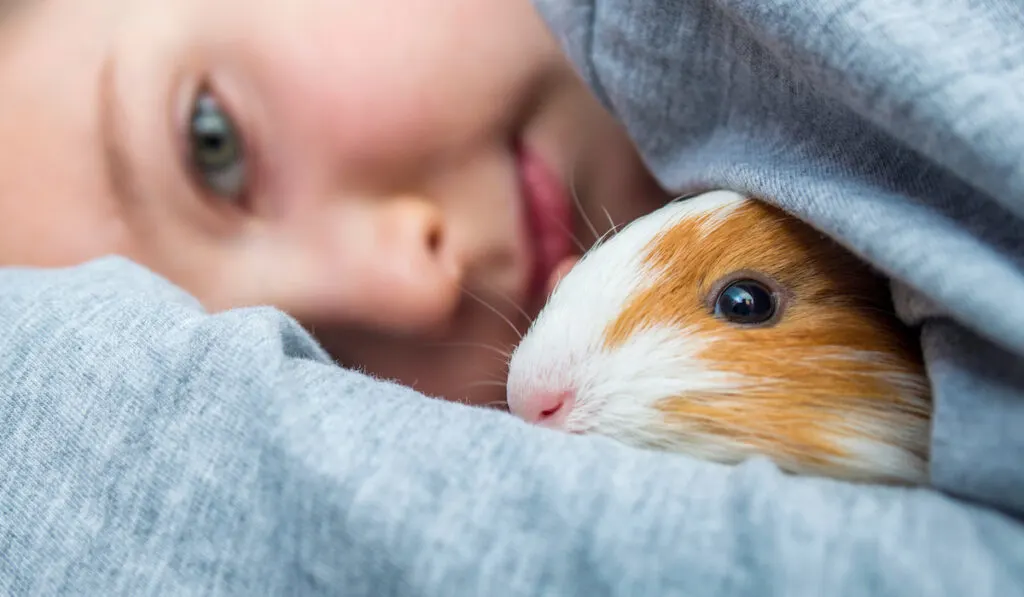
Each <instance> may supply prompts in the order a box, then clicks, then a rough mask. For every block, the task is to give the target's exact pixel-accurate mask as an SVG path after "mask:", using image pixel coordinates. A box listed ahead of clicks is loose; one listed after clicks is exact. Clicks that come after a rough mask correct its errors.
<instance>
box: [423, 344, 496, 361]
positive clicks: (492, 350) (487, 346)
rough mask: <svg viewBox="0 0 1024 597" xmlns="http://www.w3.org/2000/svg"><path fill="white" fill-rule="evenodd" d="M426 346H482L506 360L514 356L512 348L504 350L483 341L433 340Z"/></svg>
mask: <svg viewBox="0 0 1024 597" xmlns="http://www.w3.org/2000/svg"><path fill="white" fill-rule="evenodd" d="M425 346H431V347H437V348H482V349H484V350H489V351H491V352H493V353H494V354H496V355H498V356H500V357H501V358H502V359H504V360H505V361H506V362H507V361H508V360H509V359H510V358H511V357H512V352H511V351H510V350H502V349H501V348H498V347H497V346H491V345H490V344H484V343H482V342H431V343H429V344H426V345H425Z"/></svg>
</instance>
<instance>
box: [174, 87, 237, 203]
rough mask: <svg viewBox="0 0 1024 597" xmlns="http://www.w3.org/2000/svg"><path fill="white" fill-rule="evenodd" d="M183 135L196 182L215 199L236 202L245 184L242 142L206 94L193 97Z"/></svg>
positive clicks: (226, 116)
mask: <svg viewBox="0 0 1024 597" xmlns="http://www.w3.org/2000/svg"><path fill="white" fill-rule="evenodd" d="M187 134H188V152H189V156H188V158H189V161H190V163H191V166H192V169H193V175H194V176H195V177H196V179H197V180H196V182H197V183H198V184H199V185H200V186H201V187H202V188H203V189H204V190H206V191H209V192H210V193H212V194H213V195H215V196H217V197H220V198H223V199H227V200H229V201H237V200H239V199H240V198H241V197H242V196H243V195H244V194H245V191H246V186H247V182H248V180H247V178H248V172H247V167H246V166H247V165H246V156H245V152H244V143H243V142H242V138H241V136H240V135H239V133H238V129H237V127H236V126H235V123H234V122H232V120H231V117H230V116H228V114H227V113H226V112H225V111H224V109H223V108H221V106H220V104H219V103H218V102H217V99H216V98H215V97H214V96H213V95H212V94H211V93H210V92H209V91H206V90H201V91H200V93H199V94H198V95H197V96H196V99H195V103H194V104H193V106H192V113H191V117H190V118H189V122H188V131H187Z"/></svg>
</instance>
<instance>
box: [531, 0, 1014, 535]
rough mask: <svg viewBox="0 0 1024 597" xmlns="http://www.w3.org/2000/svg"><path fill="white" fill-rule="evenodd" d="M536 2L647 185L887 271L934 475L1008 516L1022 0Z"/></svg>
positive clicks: (950, 490) (1011, 465) (1011, 480)
mask: <svg viewBox="0 0 1024 597" xmlns="http://www.w3.org/2000/svg"><path fill="white" fill-rule="evenodd" d="M535 4H536V5H537V6H538V8H539V9H540V10H541V12H542V14H543V15H544V16H545V18H546V19H547V21H548V23H549V24H550V26H551V28H552V30H553V31H554V32H556V33H557V34H558V35H559V37H560V39H561V42H562V44H563V46H564V47H565V49H566V51H567V53H568V54H569V55H570V56H571V57H572V59H573V61H574V62H575V64H576V66H577V68H578V71H579V72H580V74H581V75H582V76H583V77H584V78H585V79H586V80H587V82H588V83H589V84H590V86H591V87H592V88H593V89H594V90H595V92H596V93H597V94H598V96H599V97H600V98H601V99H602V101H603V102H604V103H605V105H606V106H607V107H608V108H609V109H610V110H612V111H613V112H614V113H615V114H616V115H617V116H618V117H619V118H620V120H622V121H623V122H624V123H625V125H626V126H627V128H628V130H629V131H630V133H631V134H632V136H633V138H634V139H635V140H636V142H637V143H638V145H639V147H640V148H641V150H642V153H643V155H644V158H645V160H646V161H647V163H648V165H649V166H650V168H651V169H652V171H653V172H655V174H656V175H657V177H658V179H659V180H660V181H661V183H662V185H663V186H665V187H666V188H667V189H670V190H671V191H673V192H678V193H680V194H686V193H689V192H694V191H696V190H702V189H708V188H721V187H724V188H730V189H733V190H736V191H739V192H746V193H750V194H752V195H754V196H757V197H760V198H762V199H764V200H766V201H768V202H770V203H773V204H775V205H777V206H779V207H781V208H783V209H784V210H786V211H788V212H790V213H791V214H793V215H795V216H797V217H800V218H801V219H803V220H805V221H807V222H808V223H810V224H812V225H814V226H816V227H817V228H819V229H820V230H821V231H823V232H825V233H826V234H828V235H830V236H832V237H834V238H836V239H837V240H839V241H840V242H841V243H842V244H844V245H845V246H846V247H848V248H849V249H851V250H852V251H853V252H854V253H856V254H858V255H859V256H861V257H862V258H864V259H865V260H867V261H868V262H870V263H872V264H873V265H875V266H876V267H877V268H879V269H880V270H881V271H882V272H884V273H886V274H887V275H889V276H890V277H891V278H892V279H893V280H894V292H893V294H894V299H895V304H896V307H897V311H898V312H899V314H900V315H901V317H902V318H903V319H904V320H905V321H906V322H907V323H909V324H912V325H915V326H920V329H921V337H922V345H923V348H924V352H925V359H926V363H927V367H928V373H929V377H930V380H931V382H932V388H933V393H934V398H935V418H934V422H933V431H932V463H931V479H932V482H933V484H934V486H935V487H937V488H940V489H942V490H944V491H946V492H948V493H950V494H952V495H957V496H961V497H963V498H965V499H970V500H974V501H978V502H981V503H985V504H988V505H992V506H995V507H998V508H1001V509H1003V510H1006V511H1009V512H1015V513H1016V514H1017V515H1020V514H1022V513H1024V166H1022V163H1024V162H1022V160H1021V156H1024V3H1022V2H1020V1H1019V0H772V1H770V2H766V1H765V0H686V1H683V2H680V1H677V0H536V2H535Z"/></svg>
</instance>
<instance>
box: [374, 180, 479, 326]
mask: <svg viewBox="0 0 1024 597" xmlns="http://www.w3.org/2000/svg"><path fill="white" fill-rule="evenodd" d="M385 201H386V204H385V205H382V206H380V209H381V213H380V217H379V219H378V223H377V225H378V230H377V234H375V235H374V236H375V237H376V243H377V246H376V247H375V248H376V251H375V252H376V253H377V258H376V260H377V262H378V265H379V268H380V272H379V275H380V277H379V278H377V279H378V281H379V284H381V288H379V289H378V290H379V292H378V293H376V295H377V296H378V297H380V300H381V304H380V308H381V310H386V311H387V312H388V314H384V313H382V316H383V317H385V318H386V319H389V320H390V321H391V323H392V325H394V326H395V327H396V328H398V329H400V330H401V331H404V332H412V331H416V330H418V329H424V328H427V329H429V328H437V327H440V326H443V325H444V324H445V322H446V321H447V320H448V319H449V318H450V317H451V316H452V314H453V313H454V311H455V308H456V306H457V304H458V302H459V300H460V298H461V283H462V275H463V271H462V264H461V261H460V259H459V257H458V255H457V254H456V252H455V248H454V247H453V246H452V243H451V242H450V241H451V239H450V233H449V230H448V228H447V226H446V222H445V220H444V217H443V214H442V212H441V210H440V208H439V207H438V206H436V205H435V204H433V203H431V202H429V201H425V200H422V199H419V198H415V197H413V198H394V199H390V200H385Z"/></svg>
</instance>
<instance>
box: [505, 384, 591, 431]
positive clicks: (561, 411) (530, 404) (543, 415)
mask: <svg viewBox="0 0 1024 597" xmlns="http://www.w3.org/2000/svg"><path fill="white" fill-rule="evenodd" d="M575 405H576V395H575V394H574V393H573V392H570V391H563V392H540V393H537V394H532V395H530V396H527V397H526V398H525V399H523V400H509V410H510V411H512V414H514V415H516V416H517V417H519V418H520V419H523V420H524V421H526V422H527V423H532V424H534V425H540V426H542V427H561V426H562V425H564V424H565V419H566V418H567V417H568V416H569V413H570V412H572V408H573V406H575Z"/></svg>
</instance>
